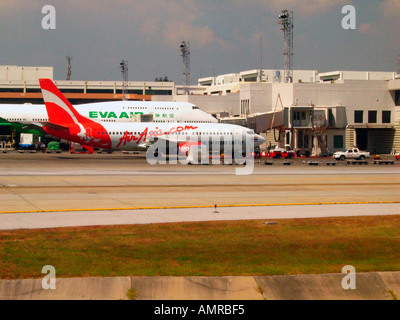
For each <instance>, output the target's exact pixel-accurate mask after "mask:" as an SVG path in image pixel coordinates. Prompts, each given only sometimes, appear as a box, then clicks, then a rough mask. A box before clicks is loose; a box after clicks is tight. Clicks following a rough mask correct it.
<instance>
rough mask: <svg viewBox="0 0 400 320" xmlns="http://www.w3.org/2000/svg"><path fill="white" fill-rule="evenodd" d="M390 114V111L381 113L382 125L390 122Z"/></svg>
mask: <svg viewBox="0 0 400 320" xmlns="http://www.w3.org/2000/svg"><path fill="white" fill-rule="evenodd" d="M391 120H392V119H391V112H390V111H382V123H390V122H391Z"/></svg>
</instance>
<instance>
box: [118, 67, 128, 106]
mask: <svg viewBox="0 0 400 320" xmlns="http://www.w3.org/2000/svg"><path fill="white" fill-rule="evenodd" d="M119 66H120V68H121V72H122V100H123V101H126V100H127V92H128V61H127V60H121V63H120V64H119Z"/></svg>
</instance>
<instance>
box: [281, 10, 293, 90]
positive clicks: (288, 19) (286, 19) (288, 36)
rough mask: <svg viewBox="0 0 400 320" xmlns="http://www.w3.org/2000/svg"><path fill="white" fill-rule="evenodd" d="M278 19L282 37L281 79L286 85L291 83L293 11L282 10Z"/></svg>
mask: <svg viewBox="0 0 400 320" xmlns="http://www.w3.org/2000/svg"><path fill="white" fill-rule="evenodd" d="M278 17H279V22H278V24H281V25H282V29H281V30H282V31H283V37H284V49H283V69H284V75H283V78H284V81H285V82H286V83H291V82H293V11H288V10H286V9H285V10H282V11H281V14H280V15H279V16H278Z"/></svg>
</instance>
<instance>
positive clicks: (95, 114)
mask: <svg viewBox="0 0 400 320" xmlns="http://www.w3.org/2000/svg"><path fill="white" fill-rule="evenodd" d="M141 114H143V112H124V111H123V112H120V113H118V112H114V111H89V118H90V119H132V118H133V117H134V116H136V115H141ZM154 117H155V118H162V119H173V118H175V114H173V113H155V114H154Z"/></svg>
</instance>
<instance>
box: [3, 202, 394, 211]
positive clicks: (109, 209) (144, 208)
mask: <svg viewBox="0 0 400 320" xmlns="http://www.w3.org/2000/svg"><path fill="white" fill-rule="evenodd" d="M396 203H400V201H351V202H306V203H262V204H257V203H255V204H221V205H217V208H234V207H278V206H317V205H340V204H396ZM195 208H214V205H197V206H160V207H126V208H89V209H56V210H23V211H0V214H7V213H46V212H78V211H122V210H159V209H195Z"/></svg>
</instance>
